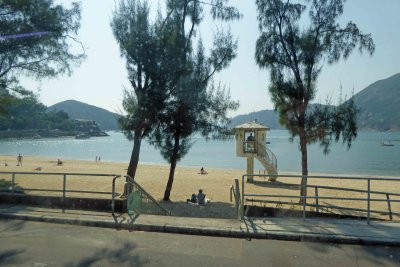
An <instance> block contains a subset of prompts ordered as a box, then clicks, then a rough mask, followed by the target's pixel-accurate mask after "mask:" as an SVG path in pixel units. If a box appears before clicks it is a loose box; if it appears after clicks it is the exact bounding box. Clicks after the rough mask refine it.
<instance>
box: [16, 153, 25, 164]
mask: <svg viewBox="0 0 400 267" xmlns="http://www.w3.org/2000/svg"><path fill="white" fill-rule="evenodd" d="M23 158H24V157H23V156H22V155H21V154H19V155H18V157H17V166H19V164H20V163H21V166H22V159H23Z"/></svg>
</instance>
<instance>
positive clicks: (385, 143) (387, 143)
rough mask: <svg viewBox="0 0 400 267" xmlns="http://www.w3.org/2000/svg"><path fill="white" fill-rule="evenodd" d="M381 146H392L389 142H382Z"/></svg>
mask: <svg viewBox="0 0 400 267" xmlns="http://www.w3.org/2000/svg"><path fill="white" fill-rule="evenodd" d="M381 146H394V145H393V144H392V142H390V141H382V142H381Z"/></svg>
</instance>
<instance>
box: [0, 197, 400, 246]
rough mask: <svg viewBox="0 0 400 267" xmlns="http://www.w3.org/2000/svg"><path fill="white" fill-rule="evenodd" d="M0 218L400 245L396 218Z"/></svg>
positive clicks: (0, 211) (15, 212)
mask: <svg viewBox="0 0 400 267" xmlns="http://www.w3.org/2000/svg"><path fill="white" fill-rule="evenodd" d="M0 218H3V219H20V220H32V221H42V222H52V223H64V224H76V225H83V226H95V227H107V228H116V229H127V230H135V231H153V232H167V233H180V234H191V235H193V234H194V235H209V236H222V237H235V238H247V239H251V238H257V239H278V240H292V241H317V242H334V243H343V244H362V245H389V246H400V223H398V222H397V223H394V222H378V221H377V222H375V221H371V224H370V225H368V224H367V222H366V221H356V220H344V219H343V220H335V219H306V220H303V219H301V218H246V219H245V220H244V221H239V220H235V219H212V218H188V217H174V216H157V215H138V216H130V215H128V214H126V213H123V214H115V216H113V215H112V214H111V213H107V212H93V211H82V210H64V211H63V210H61V209H49V208H40V207H32V206H23V205H13V204H0Z"/></svg>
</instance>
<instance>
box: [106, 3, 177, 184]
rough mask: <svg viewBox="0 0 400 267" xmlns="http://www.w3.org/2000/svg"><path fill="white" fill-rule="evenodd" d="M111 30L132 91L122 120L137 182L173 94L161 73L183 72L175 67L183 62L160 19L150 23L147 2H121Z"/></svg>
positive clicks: (126, 93)
mask: <svg viewBox="0 0 400 267" xmlns="http://www.w3.org/2000/svg"><path fill="white" fill-rule="evenodd" d="M111 27H112V29H113V33H114V36H115V38H116V40H117V42H118V44H119V47H120V51H121V55H122V56H123V57H124V58H125V59H126V67H127V70H128V79H129V82H130V84H131V87H132V89H125V90H124V98H123V102H122V106H123V109H124V110H125V112H126V115H125V116H121V117H120V119H119V124H120V127H121V129H122V130H123V131H124V133H125V135H126V136H127V138H128V139H129V140H133V149H132V154H131V158H130V162H129V166H128V171H127V174H128V175H129V176H131V177H133V178H134V177H135V174H136V169H137V165H138V162H139V154H140V146H141V142H142V140H143V138H145V137H146V136H148V134H149V133H150V131H151V130H152V129H153V127H154V125H155V124H156V123H157V121H158V120H157V118H158V113H159V112H160V110H162V109H163V108H164V100H165V99H167V95H168V94H169V92H168V90H169V88H170V87H169V84H168V82H167V81H168V80H167V77H166V74H165V73H164V75H161V72H162V71H165V72H166V73H168V75H173V73H174V72H179V71H181V70H180V69H179V68H178V66H179V64H174V61H177V60H179V59H177V58H172V57H171V55H170V54H169V51H170V50H171V49H173V45H174V43H170V42H168V40H169V39H168V33H170V32H168V29H165V28H163V27H162V21H161V18H160V17H159V19H158V20H157V21H156V22H155V23H151V22H150V21H149V6H148V4H147V2H146V1H136V0H121V1H120V2H119V5H118V6H117V7H116V9H115V10H114V12H113V18H112V22H111ZM175 63H176V62H175ZM174 66H175V67H174Z"/></svg>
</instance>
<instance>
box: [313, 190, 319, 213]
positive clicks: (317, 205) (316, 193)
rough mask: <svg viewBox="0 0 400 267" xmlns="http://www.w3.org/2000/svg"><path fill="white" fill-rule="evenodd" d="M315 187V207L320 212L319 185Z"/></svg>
mask: <svg viewBox="0 0 400 267" xmlns="http://www.w3.org/2000/svg"><path fill="white" fill-rule="evenodd" d="M314 189H315V209H316V211H317V213H319V203H318V186H316V187H315V188H314Z"/></svg>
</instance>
